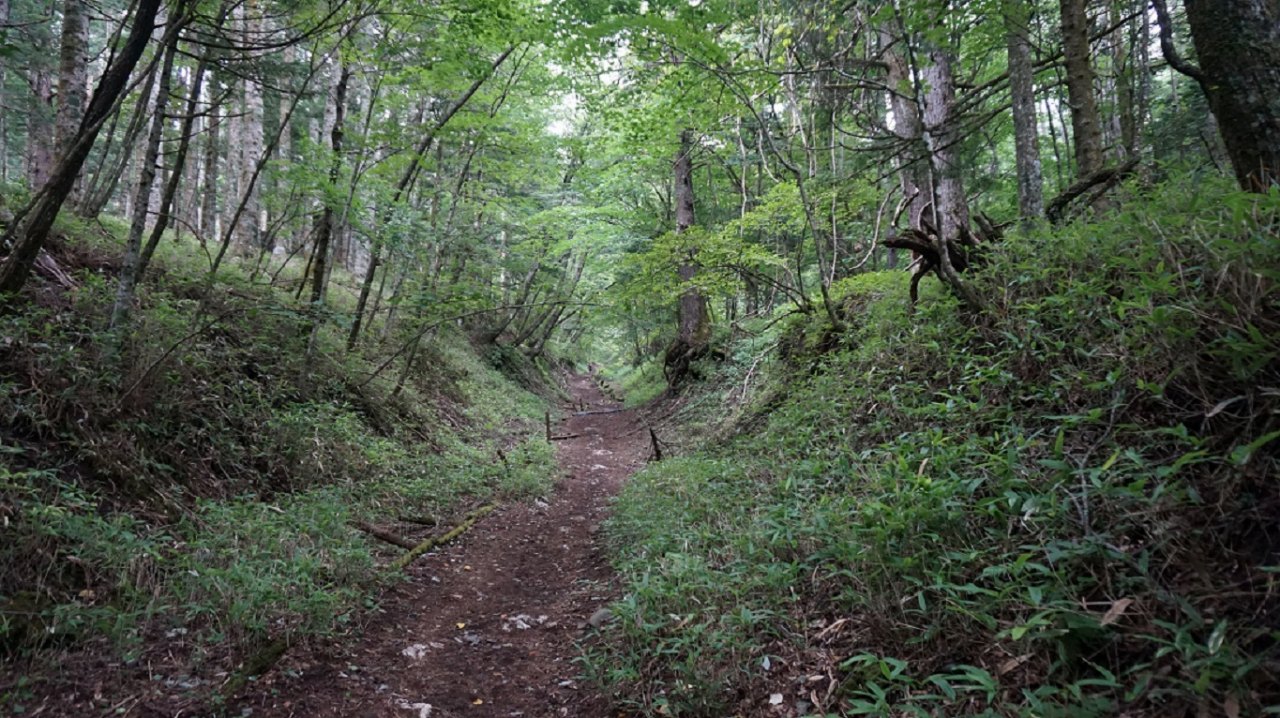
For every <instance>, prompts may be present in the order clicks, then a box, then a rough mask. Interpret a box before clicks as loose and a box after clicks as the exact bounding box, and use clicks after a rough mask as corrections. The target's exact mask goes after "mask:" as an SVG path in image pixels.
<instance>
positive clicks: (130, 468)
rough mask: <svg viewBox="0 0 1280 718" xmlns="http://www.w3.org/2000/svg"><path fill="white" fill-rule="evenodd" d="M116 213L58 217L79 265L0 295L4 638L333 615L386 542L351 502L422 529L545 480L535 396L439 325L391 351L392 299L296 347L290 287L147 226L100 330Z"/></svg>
mask: <svg viewBox="0 0 1280 718" xmlns="http://www.w3.org/2000/svg"><path fill="white" fill-rule="evenodd" d="M118 229H119V228H118V227H114V226H113V225H112V224H111V223H110V222H108V223H107V224H105V225H102V226H91V227H85V226H79V225H74V224H68V225H64V231H65V232H66V233H68V234H70V235H72V236H74V237H77V238H76V239H73V240H63V241H62V243H61V244H60V246H59V247H58V248H57V250H56V256H57V257H58V258H59V259H60V261H61V262H63V263H64V266H66V267H67V268H68V269H69V270H70V271H71V273H72V274H73V276H74V277H75V279H76V282H77V286H76V287H75V288H74V289H71V290H67V291H61V290H58V289H54V288H52V287H50V286H48V285H44V284H43V283H39V282H37V283H36V284H35V285H33V289H32V292H31V294H32V302H31V303H29V304H27V305H24V306H23V308H22V310H21V311H20V312H15V313H10V314H7V315H4V316H0V452H2V453H0V537H2V538H0V576H2V577H3V581H2V582H0V660H5V661H10V662H12V665H15V666H16V665H22V664H26V665H30V664H29V663H28V662H30V661H35V664H36V665H38V664H39V662H40V660H42V658H44V657H50V656H56V655H57V653H56V652H57V651H59V650H63V649H75V648H79V647H88V648H93V647H94V646H97V647H98V648H99V649H104V650H111V651H119V652H122V653H123V654H124V656H125V657H126V658H129V659H135V658H139V657H145V655H146V652H147V651H148V650H150V649H152V648H155V647H156V646H157V645H159V646H161V647H162V648H163V650H165V651H166V652H170V653H173V654H177V655H186V656H187V657H188V658H189V659H190V660H191V661H193V662H195V663H200V662H207V661H223V660H224V659H225V658H226V657H231V658H232V659H235V658H236V657H243V656H247V655H251V654H252V653H253V652H254V651H256V650H258V649H259V648H260V647H261V646H262V645H264V644H266V643H269V642H273V641H278V640H281V639H282V638H283V639H288V640H293V639H296V638H298V637H302V636H307V635H314V634H322V633H327V632H332V631H335V630H340V629H342V627H343V626H344V625H345V624H347V623H349V622H351V621H353V620H355V619H356V618H357V617H358V615H359V610H360V609H361V607H362V606H363V605H364V604H365V602H366V601H368V600H370V597H372V596H374V595H375V594H374V592H373V589H374V588H375V586H376V584H377V583H378V582H379V581H381V580H383V579H384V578H385V576H384V574H383V572H382V571H381V569H380V566H383V565H385V564H386V562H387V559H388V558H390V557H391V555H392V554H390V553H388V547H386V546H384V545H381V544H376V543H374V542H373V540H372V539H371V538H369V537H368V536H366V535H365V534H363V533H361V532H360V531H358V530H356V529H354V528H353V526H352V524H353V522H367V523H372V524H381V525H384V526H392V527H394V530H396V531H399V532H403V534H404V535H407V536H425V535H426V533H427V532H429V531H432V530H433V529H427V528H424V527H423V525H424V524H429V523H430V522H432V521H435V522H438V523H439V524H440V526H441V527H442V528H447V527H448V526H447V524H448V522H450V521H452V520H453V519H454V518H456V517H458V516H460V515H461V514H462V513H463V512H464V511H466V510H467V509H468V508H470V507H472V506H475V505H477V504H479V503H481V502H485V501H490V500H494V499H508V498H520V497H527V496H530V495H538V494H541V493H544V492H545V491H546V490H547V488H548V487H549V485H550V483H551V481H552V480H553V478H554V474H555V468H554V466H555V463H554V456H553V454H552V451H551V450H550V448H549V447H548V446H547V445H546V443H545V442H544V441H541V440H530V439H529V438H528V437H537V436H540V429H539V427H540V425H541V415H542V411H543V409H544V407H545V403H546V402H545V399H543V398H541V397H539V396H537V395H535V394H533V393H530V392H529V391H527V390H525V389H523V388H521V387H520V386H517V384H516V382H515V381H513V380H512V379H511V378H509V377H508V375H506V374H504V373H502V372H500V371H498V370H497V369H495V368H494V362H493V361H492V357H487V356H484V352H483V351H479V352H478V351H477V350H475V349H473V348H472V346H471V344H470V342H469V340H468V339H467V338H466V336H464V335H462V334H459V333H457V332H456V331H455V330H451V329H447V328H445V329H441V330H440V331H439V332H436V333H431V334H429V335H427V336H426V337H425V338H424V339H423V340H422V341H421V342H420V343H419V344H418V345H417V347H416V350H414V352H415V353H414V354H413V356H414V364H413V365H412V368H411V369H410V370H409V371H408V372H407V373H406V372H405V361H404V360H405V357H406V356H408V352H400V351H399V350H401V349H402V348H404V347H406V346H408V345H410V344H411V340H412V337H413V335H414V334H415V333H416V331H417V327H418V326H420V325H421V324H423V323H427V322H429V321H431V320H432V319H433V318H432V317H421V318H416V317H412V316H410V315H409V310H408V309H403V310H402V311H401V319H400V323H399V324H398V325H397V326H396V327H395V328H394V329H393V330H392V331H391V332H390V333H389V335H388V337H387V339H386V340H385V341H382V342H379V341H377V337H378V334H380V333H381V326H380V325H379V326H378V327H376V328H375V329H376V330H375V329H371V330H370V332H369V334H370V337H369V341H368V342H367V344H366V345H365V346H364V347H362V348H361V349H360V350H358V351H356V352H351V353H348V352H346V351H345V347H344V344H343V343H344V340H345V332H346V327H345V326H341V324H340V323H338V322H336V321H335V322H330V323H327V324H325V325H324V327H323V329H322V330H321V331H320V332H319V334H318V336H317V338H316V341H315V343H314V345H313V346H312V349H311V351H308V344H309V340H310V335H311V332H310V326H311V315H310V312H309V310H308V309H307V308H306V307H305V306H304V305H300V304H299V303H297V302H295V301H294V299H293V296H292V289H293V287H291V286H284V283H282V284H281V286H279V287H277V288H272V287H269V286H265V285H264V281H265V278H266V276H267V275H265V274H264V273H259V277H258V281H256V282H254V281H250V279H249V269H250V268H251V267H252V262H244V263H243V268H242V267H241V266H239V265H240V264H241V263H239V262H236V263H234V264H236V265H237V266H233V267H232V268H231V269H229V270H228V271H227V272H225V273H224V274H223V275H221V276H220V277H219V280H218V283H217V285H216V286H217V289H214V290H212V291H209V290H207V286H208V281H207V278H206V276H205V271H204V269H203V268H202V266H201V263H200V261H196V260H192V259H191V257H192V256H195V257H197V258H198V253H194V250H192V251H188V252H186V253H183V252H179V251H177V249H176V248H174V247H172V246H170V245H168V244H166V245H165V249H164V251H163V252H162V253H161V254H160V255H158V258H159V261H160V262H161V264H160V266H159V267H157V269H156V272H155V280H154V281H153V282H152V283H149V284H148V285H146V286H145V287H144V288H143V291H142V295H141V297H140V302H141V308H140V309H139V310H138V311H137V312H135V314H134V320H133V322H132V324H131V326H130V328H129V330H128V331H127V332H123V333H120V334H114V335H113V334H111V333H109V332H107V331H106V329H105V328H104V325H105V319H106V317H107V316H108V314H109V308H110V301H111V298H112V297H113V292H114V286H113V285H112V283H111V282H110V281H109V280H108V277H111V276H113V275H114V272H113V268H112V267H111V266H110V264H109V263H108V262H105V261H101V260H100V258H101V257H112V256H114V255H115V254H117V253H118V249H113V248H112V247H114V246H115V245H114V242H116V241H118V240H117V239H116V238H115V237H114V236H113V230H118ZM103 231H105V232H106V234H105V235H102V234H100V233H101V232H103ZM187 249H188V250H191V247H187ZM206 266H207V265H206ZM332 296H333V301H334V303H338V304H340V303H342V302H345V301H349V300H350V297H346V296H345V290H344V289H343V288H342V286H341V284H340V283H339V284H335V286H334V289H333V290H332ZM397 352H399V353H397ZM516 361H517V360H516V359H510V358H509V360H508V364H512V363H515V362H516ZM384 364H385V368H383V366H384ZM505 368H509V367H504V369H505ZM379 369H381V371H379ZM522 371H523V372H524V373H525V374H526V375H527V376H526V377H525V378H526V379H527V378H528V376H541V377H543V378H544V379H545V377H546V373H545V370H543V369H539V368H536V367H522ZM522 381H523V380H522ZM546 387H549V384H547V385H545V386H544V387H543V388H546ZM403 517H409V518H412V519H413V520H414V522H415V523H398V521H399V520H400V519H402V518H403ZM7 672H8V670H7V669H6V670H5V671H0V673H7Z"/></svg>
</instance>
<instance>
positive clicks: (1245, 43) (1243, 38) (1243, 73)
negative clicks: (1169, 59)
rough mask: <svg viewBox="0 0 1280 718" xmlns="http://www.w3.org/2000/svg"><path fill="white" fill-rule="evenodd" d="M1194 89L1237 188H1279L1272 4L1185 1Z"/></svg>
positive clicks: (1279, 115) (1277, 50)
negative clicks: (1205, 103)
mask: <svg viewBox="0 0 1280 718" xmlns="http://www.w3.org/2000/svg"><path fill="white" fill-rule="evenodd" d="M1186 6H1187V21H1188V22H1189V23H1190V25H1191V38H1192V40H1193V41H1194V42H1195V46H1196V54H1197V56H1199V58H1200V73H1201V77H1200V78H1197V79H1199V80H1200V86H1201V87H1202V88H1203V89H1204V92H1205V95H1206V96H1207V97H1208V99H1209V107H1210V108H1211V109H1212V110H1213V115H1214V117H1215V118H1217V120H1218V129H1219V132H1220V133H1221V135H1222V141H1223V143H1224V144H1225V145H1226V147H1227V154H1228V155H1229V156H1230V157H1231V167H1232V169H1234V170H1235V175H1236V180H1237V181H1238V182H1239V183H1240V187H1241V188H1243V189H1245V190H1247V191H1250V192H1266V191H1268V190H1269V189H1270V188H1271V187H1274V186H1276V185H1277V184H1280V8H1277V4H1276V2H1275V1H1274V0H1186Z"/></svg>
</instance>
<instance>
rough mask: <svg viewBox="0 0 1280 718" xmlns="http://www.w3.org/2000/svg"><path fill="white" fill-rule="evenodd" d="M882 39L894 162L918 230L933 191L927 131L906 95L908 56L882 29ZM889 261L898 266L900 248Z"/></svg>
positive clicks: (911, 221)
mask: <svg viewBox="0 0 1280 718" xmlns="http://www.w3.org/2000/svg"><path fill="white" fill-rule="evenodd" d="M879 38H880V47H881V49H882V51H883V58H884V62H885V65H886V67H887V68H888V72H887V74H886V77H885V79H886V82H887V84H888V86H889V87H890V88H891V92H890V93H889V109H890V111H891V112H892V113H893V134H894V135H895V136H897V138H898V149H897V150H896V151H895V153H894V158H895V159H894V162H895V163H896V164H897V167H898V174H899V176H900V178H901V183H902V196H903V197H904V198H906V199H907V223H908V224H909V225H910V226H912V227H916V228H917V229H918V228H919V226H920V216H921V215H922V214H923V213H924V210H925V208H926V207H927V206H928V205H929V197H930V195H931V194H932V191H931V190H930V186H929V176H928V171H927V170H928V167H929V166H928V163H927V162H926V161H925V150H924V147H923V146H922V142H921V137H922V136H923V134H924V133H923V131H922V128H921V125H920V107H919V105H917V104H916V101H915V99H914V98H913V97H912V96H911V95H909V94H907V93H908V92H909V91H910V90H909V88H911V87H912V82H911V71H910V68H909V66H908V64H907V58H906V56H905V55H904V54H903V53H902V52H900V51H898V50H892V49H890V48H891V46H892V45H893V44H894V39H893V36H892V35H891V34H890V33H888V32H887V31H884V30H881V31H880V33H879ZM888 264H889V268H890V269H892V268H894V267H896V266H897V264H898V250H896V249H890V250H889V258H888Z"/></svg>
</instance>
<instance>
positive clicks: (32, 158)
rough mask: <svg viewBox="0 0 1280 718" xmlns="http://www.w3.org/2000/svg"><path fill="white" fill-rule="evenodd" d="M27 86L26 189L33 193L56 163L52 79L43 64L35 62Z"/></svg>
mask: <svg viewBox="0 0 1280 718" xmlns="http://www.w3.org/2000/svg"><path fill="white" fill-rule="evenodd" d="M28 82H29V83H30V84H31V92H32V94H33V98H32V100H33V102H32V105H31V112H30V113H29V114H28V115H27V186H28V187H29V188H30V189H31V191H32V192H34V191H36V190H37V189H39V188H41V187H43V186H44V184H45V183H46V182H48V181H49V176H50V174H51V173H52V172H53V169H54V167H53V165H54V162H56V161H57V156H56V153H55V151H54V145H53V132H52V129H53V78H52V75H51V73H50V72H49V70H48V69H47V68H45V67H44V65H43V63H40V62H37V63H35V64H34V66H33V67H32V69H31V75H30V77H29V78H28ZM73 181H74V178H73Z"/></svg>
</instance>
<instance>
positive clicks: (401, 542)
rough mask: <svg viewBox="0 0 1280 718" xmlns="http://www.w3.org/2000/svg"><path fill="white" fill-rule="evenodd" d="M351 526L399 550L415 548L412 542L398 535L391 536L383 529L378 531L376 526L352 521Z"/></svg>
mask: <svg viewBox="0 0 1280 718" xmlns="http://www.w3.org/2000/svg"><path fill="white" fill-rule="evenodd" d="M351 526H352V527H353V528H356V529H359V530H361V531H363V532H365V533H367V534H369V535H370V536H372V537H374V538H376V539H378V540H379V541H385V542H386V543H389V544H391V545H392V546H399V547H400V548H407V549H412V548H413V547H415V546H417V544H416V543H414V542H413V541H410V540H409V539H407V538H404V537H403V536H400V535H399V534H393V533H391V532H390V531H384V530H383V529H380V528H378V527H377V526H374V525H373V524H368V523H365V522H363V521H352V522H351Z"/></svg>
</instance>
